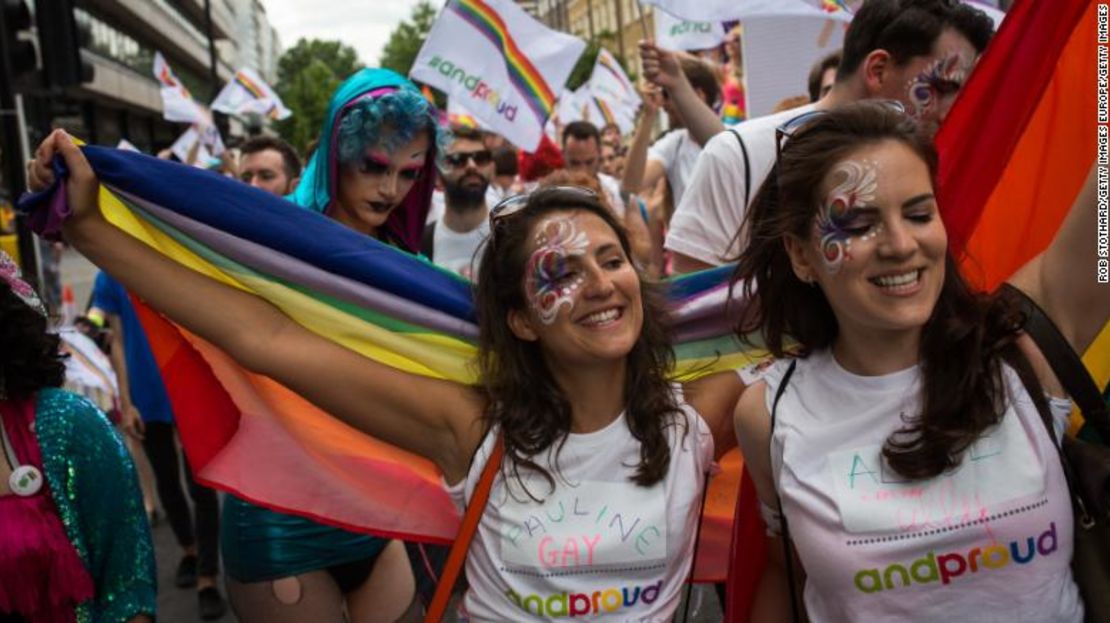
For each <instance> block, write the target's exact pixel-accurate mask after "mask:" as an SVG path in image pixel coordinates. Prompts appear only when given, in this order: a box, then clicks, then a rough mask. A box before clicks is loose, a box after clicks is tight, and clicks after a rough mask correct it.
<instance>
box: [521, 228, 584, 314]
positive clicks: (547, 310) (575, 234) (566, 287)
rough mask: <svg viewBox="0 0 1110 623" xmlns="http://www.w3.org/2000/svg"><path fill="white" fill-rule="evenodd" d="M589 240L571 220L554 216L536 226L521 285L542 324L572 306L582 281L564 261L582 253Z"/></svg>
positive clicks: (579, 275)
mask: <svg viewBox="0 0 1110 623" xmlns="http://www.w3.org/2000/svg"><path fill="white" fill-rule="evenodd" d="M587 246H589V240H588V239H587V238H586V234H585V233H584V232H581V231H578V227H577V226H576V225H575V224H574V219H572V218H568V217H557V218H551V219H547V220H546V221H543V222H542V223H540V225H539V227H538V228H537V230H536V250H535V251H533V252H532V255H531V256H530V257H529V258H528V266H527V267H526V269H525V274H526V275H527V277H526V280H525V285H524V290H525V294H526V296H527V298H528V304H529V305H530V306H531V307H532V309H533V310H534V311H535V312H536V315H537V316H539V318H540V321H541V322H543V323H544V324H545V325H550V324H551V323H553V322H555V318H556V317H557V316H558V315H559V310H560V309H562V308H563V307H570V306H572V305H573V304H574V298H575V296H576V294H577V292H578V289H579V288H580V287H581V286H582V282H583V281H584V279H583V277H582V275H581V274H580V273H574V274H571V272H570V268H569V266H568V265H567V260H568V259H569V258H570V257H572V256H582V255H585V254H586V247H587Z"/></svg>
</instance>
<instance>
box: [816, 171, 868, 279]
mask: <svg viewBox="0 0 1110 623" xmlns="http://www.w3.org/2000/svg"><path fill="white" fill-rule="evenodd" d="M831 176H832V178H833V179H834V180H837V181H836V185H835V186H833V188H832V189H831V190H830V191H829V194H828V195H827V196H826V197H825V201H824V203H822V204H821V207H820V208H819V209H818V210H817V220H816V222H815V223H814V229H815V230H816V237H817V250H818V251H819V252H820V254H821V260H822V261H823V262H824V264H825V270H827V271H828V272H829V274H836V273H837V272H839V271H840V267H841V266H842V265H843V264H844V262H846V261H849V260H851V259H852V253H851V247H852V241H853V240H859V241H861V242H862V241H866V240H870V239H871V238H874V237H875V236H877V235H879V233H880V232H881V231H882V229H883V224H882V222H881V221H880V220H879V218H878V213H877V210H876V209H874V208H873V207H871V206H872V204H873V203H874V201H875V191H876V189H877V188H878V179H877V175H876V173H875V165H874V163H872V162H856V161H854V160H846V161H844V162H841V163H840V164H838V165H836V166H835V167H834V168H833V170H832V173H831Z"/></svg>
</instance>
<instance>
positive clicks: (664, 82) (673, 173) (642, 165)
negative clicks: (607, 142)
mask: <svg viewBox="0 0 1110 623" xmlns="http://www.w3.org/2000/svg"><path fill="white" fill-rule="evenodd" d="M641 54H643V55H644V60H645V61H647V60H648V59H649V57H651V56H655V57H657V58H658V59H659V61H660V62H659V68H660V70H659V71H658V72H656V73H654V74H652V77H653V80H652V82H653V84H656V85H659V86H661V87H663V92H662V95H663V101H662V108H663V110H664V111H666V113H667V121H668V125H670V127H671V128H672V130H671V131H670V132H668V133H666V134H664V135H663V136H662V137H661V138H660V139H659V140H657V141H655V143H653V144H652V145H651V146H650V147H648V141H649V140H650V137H651V135H652V133H653V131H654V127H655V121H656V116H657V115H656V113H657V112H658V107H657V106H655V105H654V98H653V97H650V96H649V97H645V98H644V101H645V105H644V107H643V109H642V112H641V115H640V121H639V123H638V124H637V127H636V135H635V137H634V138H633V139H632V146H631V147H630V148H629V153H628V159H627V161H626V163H625V175H624V179H622V180H621V188H622V189H623V190H624V191H626V192H629V193H636V194H644V193H646V192H650V191H651V189H653V188H655V186H656V185H657V184H658V183H659V180H660V179H662V178H663V177H664V176H666V178H667V183H668V184H669V185H670V187H671V196H672V197H673V198H674V202H675V204H677V203H678V202H679V201H681V200H682V196H683V195H684V194H685V192H686V186H687V184H688V183H689V180H690V177H691V176H692V175H693V173H694V165H695V163H696V162H697V160H698V154H700V153H701V148H702V144H703V143H705V142H706V141H708V140H709V139H710V138H711V137H712V136H714V135H715V134H717V133H719V132H721V131H722V130H724V129H725V127H724V125H723V124H722V123H721V121H720V119H719V118H718V117H717V113H715V112H714V111H713V107H714V106H716V104H717V102H718V100H719V99H720V97H721V87H720V85H719V84H718V83H717V77H716V76H715V75H714V74H713V70H712V69H710V67H709V66H708V65H706V64H705V62H704V61H701V60H699V59H697V58H694V57H692V56H678V55H675V54H674V53H672V52H668V51H666V50H660V49H658V48H653V47H652V46H649V45H645V46H643V47H642V48H641ZM645 64H646V63H645ZM683 90H687V91H689V92H690V93H691V94H692V97H690V96H687V97H683V96H682V94H681V91H683ZM687 119H690V120H691V121H695V120H698V119H708V120H709V123H706V124H701V125H699V124H698V123H696V122H694V123H692V125H688V123H687ZM703 126H704V130H701V131H699V129H700V128H702V127H703ZM691 130H694V131H691Z"/></svg>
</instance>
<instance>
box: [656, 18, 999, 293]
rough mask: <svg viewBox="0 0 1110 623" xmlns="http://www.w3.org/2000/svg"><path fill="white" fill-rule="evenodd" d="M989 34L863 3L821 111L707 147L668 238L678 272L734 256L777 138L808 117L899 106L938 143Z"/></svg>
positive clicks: (768, 123) (969, 21) (755, 124)
mask: <svg viewBox="0 0 1110 623" xmlns="http://www.w3.org/2000/svg"><path fill="white" fill-rule="evenodd" d="M992 34H993V23H992V22H991V20H990V18H989V17H987V16H986V15H985V14H984V13H983V12H982V11H980V10H978V9H975V8H973V7H971V6H969V5H966V4H960V3H952V2H948V1H946V0H868V2H866V3H864V5H863V6H862V7H861V8H860V10H859V11H858V12H857V13H856V15H855V17H854V18H853V19H852V24H851V26H849V28H848V32H847V33H846V34H845V36H844V54H843V58H842V60H841V63H840V66H839V68H838V69H837V75H836V84H835V85H833V88H832V90H831V91H830V92H829V94H828V95H826V96H825V97H824V98H822V99H821V100H820V101H818V102H817V103H816V104H810V105H808V106H803V107H801V108H796V109H794V110H789V111H786V112H782V113H778V114H775V115H771V116H768V117H762V118H759V119H755V120H752V121H748V122H746V123H742V124H740V125H739V126H737V127H736V129H734V130H732V131H729V132H722V133H721V134H719V135H718V136H715V137H713V139H712V140H710V141H709V142H708V143H706V145H705V149H704V150H702V154H701V156H700V157H699V158H698V161H697V164H696V165H695V167H694V173H693V176H692V178H691V180H690V184H689V186H688V187H687V189H686V193H685V195H684V196H683V198H682V201H681V202H680V203H679V204H678V209H677V210H676V212H675V215H674V218H673V219H672V220H671V226H670V229H669V231H668V233H667V240H666V248H667V249H669V250H670V251H672V252H673V253H674V270H675V272H679V273H684V272H691V271H694V270H701V269H704V268H708V267H711V266H719V265H721V264H724V263H726V262H728V261H730V260H732V259H734V258H736V257H737V256H738V255H739V253H740V250H741V241H740V238H739V237H738V234H737V232H738V231H739V230H740V226H741V223H742V222H743V219H744V214H745V212H746V210H747V207H748V206H749V205H750V204H751V202H752V200H754V199H755V196H756V193H757V191H758V190H759V187H760V186H761V185H762V184H763V181H764V179H765V178H766V177H767V174H768V173H769V172H770V171H771V168H772V166H773V165H774V161H775V154H776V144H775V130H776V129H777V128H778V127H780V126H781V125H782V124H783V123H785V122H787V121H789V120H791V119H793V118H794V117H796V116H798V115H800V114H804V113H806V112H808V111H810V110H814V109H816V110H827V109H829V108H833V107H835V106H838V105H842V104H846V103H849V102H854V101H858V100H862V99H869V98H873V99H886V100H898V101H900V102H901V103H902V104H903V105H904V106H905V108H906V112H907V114H909V115H911V116H913V117H914V118H915V119H917V120H918V121H919V123H920V124H921V126H922V129H923V130H924V131H925V132H929V133H930V134H931V133H935V132H936V130H937V128H938V127H939V125H940V122H941V121H943V120H944V117H945V116H946V115H947V114H948V110H949V109H950V108H951V106H952V102H953V101H954V100H955V98H956V95H957V94H958V93H959V90H960V88H961V87H962V86H963V83H964V81H965V80H966V79H967V77H968V75H969V74H970V73H971V69H972V68H973V67H974V63H975V61H976V60H977V59H978V56H979V55H980V54H981V53H982V52H983V50H984V49H985V48H986V46H987V43H988V42H989V41H990V38H991V36H992Z"/></svg>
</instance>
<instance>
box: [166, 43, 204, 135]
mask: <svg viewBox="0 0 1110 623" xmlns="http://www.w3.org/2000/svg"><path fill="white" fill-rule="evenodd" d="M154 79H155V80H157V81H158V83H159V84H160V85H161V86H162V118H163V119H165V120H166V121H178V122H181V123H200V124H210V123H212V116H211V115H210V114H209V113H208V111H207V110H206V109H205V108H204V106H201V105H200V104H198V103H197V101H196V100H194V99H193V95H192V94H191V93H189V89H187V88H185V84H184V83H182V82H181V80H180V79H179V78H178V77H177V74H175V73H174V72H173V69H172V68H171V67H170V65H169V63H167V62H166V59H165V58H164V57H163V56H162V53H161V52H155V53H154Z"/></svg>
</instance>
